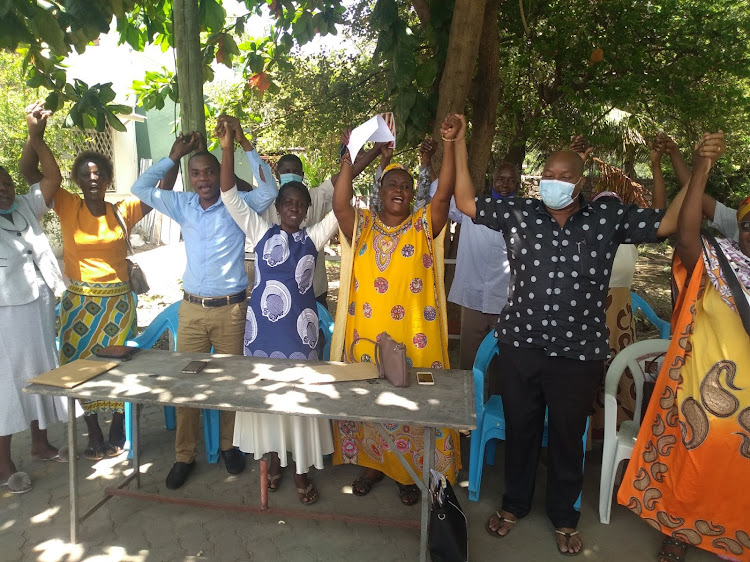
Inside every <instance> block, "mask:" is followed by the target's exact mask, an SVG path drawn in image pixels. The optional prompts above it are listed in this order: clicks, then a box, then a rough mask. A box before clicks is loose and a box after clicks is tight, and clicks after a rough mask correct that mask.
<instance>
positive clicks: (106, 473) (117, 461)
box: [86, 451, 128, 480]
mask: <svg viewBox="0 0 750 562" xmlns="http://www.w3.org/2000/svg"><path fill="white" fill-rule="evenodd" d="M127 462H128V458H127V451H123V452H122V453H120V454H119V455H117V456H116V457H112V458H104V459H102V460H100V461H97V462H96V463H94V464H93V465H92V467H91V468H92V469H93V470H94V471H93V472H92V473H91V474H89V475H88V476H87V477H86V480H96V479H98V478H103V479H105V480H114V479H116V478H119V477H120V474H121V473H122V470H121V468H119V467H118V465H121V464H122V463H127Z"/></svg>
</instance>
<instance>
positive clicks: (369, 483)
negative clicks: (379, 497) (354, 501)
mask: <svg viewBox="0 0 750 562" xmlns="http://www.w3.org/2000/svg"><path fill="white" fill-rule="evenodd" d="M383 478H385V474H383V473H382V472H381V473H380V476H376V477H375V478H368V477H367V476H365V475H364V474H362V476H360V477H359V478H357V479H356V480H355V481H354V482H353V483H352V494H354V495H355V496H366V495H367V494H369V493H370V491H371V490H372V487H373V486H374V485H375V484H377V483H378V482H380V481H381V480H382V479H383Z"/></svg>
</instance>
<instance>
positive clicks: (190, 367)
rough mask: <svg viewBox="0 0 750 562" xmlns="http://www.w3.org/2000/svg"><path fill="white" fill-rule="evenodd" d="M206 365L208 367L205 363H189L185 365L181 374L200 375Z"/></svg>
mask: <svg viewBox="0 0 750 562" xmlns="http://www.w3.org/2000/svg"><path fill="white" fill-rule="evenodd" d="M206 365H208V362H207V361H191V362H190V363H188V364H187V365H185V367H184V368H183V369H182V372H183V373H190V374H195V373H200V372H201V371H202V370H203V367H205V366H206Z"/></svg>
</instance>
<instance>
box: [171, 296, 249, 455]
mask: <svg viewBox="0 0 750 562" xmlns="http://www.w3.org/2000/svg"><path fill="white" fill-rule="evenodd" d="M246 314H247V301H245V302H240V303H236V304H228V305H226V306H217V307H215V308H203V307H202V306H201V305H199V304H191V303H189V302H187V301H182V303H181V304H180V310H179V323H178V326H177V351H197V352H201V353H208V352H210V351H211V347H213V348H214V353H227V354H231V355H242V351H243V336H244V334H245V315H246ZM190 376H196V375H190ZM197 376H200V374H199V375H197ZM200 415H201V412H200V410H198V409H196V408H177V431H176V432H175V440H174V448H175V458H176V460H177V462H186V463H191V462H193V460H195V457H196V456H197V454H198V452H197V447H198V438H199V435H200V433H199V432H200ZM234 415H235V412H226V411H222V412H221V417H220V426H219V448H220V449H221V450H222V451H226V450H227V449H231V448H232V440H233V438H234Z"/></svg>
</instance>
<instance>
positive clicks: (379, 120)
mask: <svg viewBox="0 0 750 562" xmlns="http://www.w3.org/2000/svg"><path fill="white" fill-rule="evenodd" d="M395 140H396V139H395V138H394V137H393V134H392V133H391V131H390V130H389V129H388V124H387V123H386V122H385V119H383V117H382V115H379V114H378V115H376V116H375V117H373V118H372V119H369V120H367V121H365V122H364V123H362V124H361V125H360V126H359V127H357V128H356V129H354V130H353V131H352V134H351V135H350V136H349V144H348V145H347V148H348V149H349V155H350V156H351V158H352V162H354V160H356V159H357V154H359V150H360V149H361V148H362V146H363V145H364V144H365V143H366V142H367V141H373V142H391V141H395Z"/></svg>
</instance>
